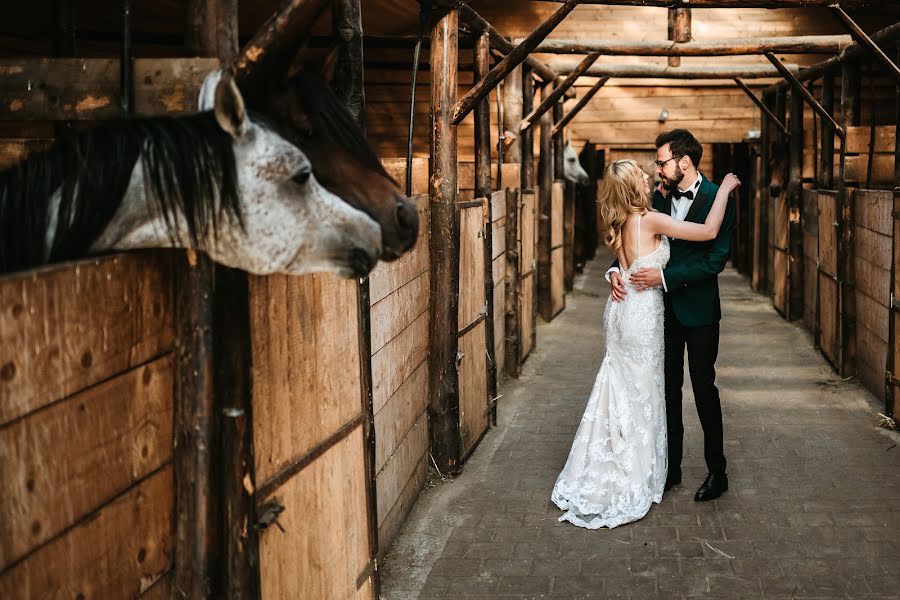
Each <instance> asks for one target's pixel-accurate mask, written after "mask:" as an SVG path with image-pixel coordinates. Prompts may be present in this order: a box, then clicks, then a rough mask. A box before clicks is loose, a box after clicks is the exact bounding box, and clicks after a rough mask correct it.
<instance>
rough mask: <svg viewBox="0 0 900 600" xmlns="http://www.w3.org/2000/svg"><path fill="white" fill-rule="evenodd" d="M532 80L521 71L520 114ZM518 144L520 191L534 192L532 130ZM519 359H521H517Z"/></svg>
mask: <svg viewBox="0 0 900 600" xmlns="http://www.w3.org/2000/svg"><path fill="white" fill-rule="evenodd" d="M534 87H535V86H534V78H533V77H532V76H531V67H529V66H527V65H526V66H525V67H524V68H523V69H522V112H523V113H526V114H527V113H530V112H531V111H532V109H533V108H534ZM519 144H520V147H521V149H522V167H521V169H520V171H519V174H520V177H521V180H522V189H523V190H525V191H529V192H530V191H532V190H534V184H535V179H534V130H533V129H526V130H525V131H523V132H521V134H520V135H519ZM519 358H521V357H519Z"/></svg>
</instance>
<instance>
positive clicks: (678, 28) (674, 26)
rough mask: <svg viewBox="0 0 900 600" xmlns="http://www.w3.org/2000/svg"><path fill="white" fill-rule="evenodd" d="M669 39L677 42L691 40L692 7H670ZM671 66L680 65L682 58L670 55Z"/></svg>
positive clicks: (681, 42)
mask: <svg viewBox="0 0 900 600" xmlns="http://www.w3.org/2000/svg"><path fill="white" fill-rule="evenodd" d="M668 12H669V39H670V40H672V41H673V42H675V43H676V44H683V43H684V42H689V41H691V9H689V8H670V9H669V11H668ZM669 66H670V67H680V66H681V58H680V57H678V56H670V57H669Z"/></svg>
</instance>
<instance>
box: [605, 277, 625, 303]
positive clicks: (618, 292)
mask: <svg viewBox="0 0 900 600" xmlns="http://www.w3.org/2000/svg"><path fill="white" fill-rule="evenodd" d="M609 285H610V286H611V288H612V290H611V295H612V298H613V300H614V301H616V302H621V301H622V300H624V299H625V296H626V295H628V292H626V291H625V280H624V279H622V276H621V275H619V274H618V273H611V274H610V276H609Z"/></svg>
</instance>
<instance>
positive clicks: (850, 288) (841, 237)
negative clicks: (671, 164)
mask: <svg viewBox="0 0 900 600" xmlns="http://www.w3.org/2000/svg"><path fill="white" fill-rule="evenodd" d="M859 84H860V71H859V67H858V66H857V65H854V64H852V63H850V62H845V63H843V64H842V65H841V123H842V125H843V127H844V130H845V131H846V128H848V127H851V126H854V125H859V113H858V112H857V106H858V105H859V87H860V86H859ZM846 167H847V143H846V140H845V139H844V138H843V137H842V138H841V154H840V159H839V162H838V181H837V191H838V207H839V209H840V218H839V219H838V229H837V233H838V255H837V263H838V264H837V267H838V289H839V294H840V298H839V307H840V308H839V314H838V325H839V326H838V335H837V336H836V337H837V340H836V341H837V352H836V354H835V356H836V361H835V362H837V364H838V369H839V370H840V374H841V376H842V377H847V376H849V375H851V374H852V373H853V369H854V367H855V365H854V364H853V363H854V361H855V357H856V290H855V277H854V273H855V268H854V259H853V247H854V242H853V240H854V235H853V234H854V231H853V230H854V224H855V223H854V221H855V219H854V210H853V208H854V207H853V195H852V193H850V191H849V190H848V189H847V183H846V176H845V175H846Z"/></svg>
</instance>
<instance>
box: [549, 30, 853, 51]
mask: <svg viewBox="0 0 900 600" xmlns="http://www.w3.org/2000/svg"><path fill="white" fill-rule="evenodd" d="M852 45H853V38H852V37H850V36H849V35H807V36H796V37H765V38H741V39H734V40H730V39H718V40H703V41H699V42H698V41H688V42H685V43H674V42H671V41H669V42H666V41H656V40H614V39H607V40H585V39H575V38H554V39H547V40H544V41H543V42H541V43H540V44H538V47H537V48H535V52H541V53H545V54H589V53H591V52H599V53H600V54H604V55H607V56H740V55H751V54H760V53H762V52H764V51H766V50H769V51H770V52H779V53H787V54H835V53H838V52H841V51H843V50H845V49H847V48H849V47H850V46H852Z"/></svg>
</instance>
